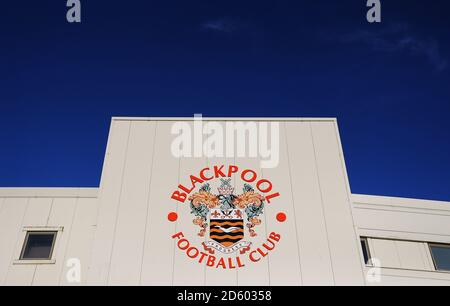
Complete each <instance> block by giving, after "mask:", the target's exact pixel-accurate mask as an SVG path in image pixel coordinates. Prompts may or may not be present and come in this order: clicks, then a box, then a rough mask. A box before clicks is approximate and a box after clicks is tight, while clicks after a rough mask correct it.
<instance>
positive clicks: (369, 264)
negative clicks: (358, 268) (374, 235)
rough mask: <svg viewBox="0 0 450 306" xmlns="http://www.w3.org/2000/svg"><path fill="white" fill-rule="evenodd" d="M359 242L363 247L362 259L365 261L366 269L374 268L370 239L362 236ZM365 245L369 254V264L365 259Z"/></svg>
mask: <svg viewBox="0 0 450 306" xmlns="http://www.w3.org/2000/svg"><path fill="white" fill-rule="evenodd" d="M359 241H360V246H361V252H362V255H363V257H362V259H363V262H364V265H365V266H366V267H371V266H372V253H371V251H370V244H369V238H368V237H362V236H361V237H359ZM363 244H364V247H365V249H366V252H367V262H366V259H365V258H364V248H363Z"/></svg>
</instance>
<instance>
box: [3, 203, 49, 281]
mask: <svg viewBox="0 0 450 306" xmlns="http://www.w3.org/2000/svg"><path fill="white" fill-rule="evenodd" d="M52 203H53V199H51V198H32V199H29V201H28V205H27V209H26V212H25V216H24V218H23V221H22V224H21V227H20V228H18V229H17V231H18V234H19V237H18V239H17V241H16V245H15V250H14V255H13V256H14V257H13V260H17V259H19V257H20V252H21V250H22V247H23V243H24V239H25V232H24V231H23V227H26V226H46V225H47V223H48V220H49V217H50V211H51V207H52ZM36 269H37V265H33V264H13V265H10V267H9V270H8V275H7V277H6V284H7V285H19V286H24V285H31V284H32V283H33V279H34V275H35V272H36Z"/></svg>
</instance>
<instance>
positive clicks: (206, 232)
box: [169, 165, 281, 268]
mask: <svg viewBox="0 0 450 306" xmlns="http://www.w3.org/2000/svg"><path fill="white" fill-rule="evenodd" d="M224 168H225V166H223V165H222V166H214V168H212V169H211V168H204V169H202V170H201V171H200V173H199V175H198V176H194V175H191V176H190V181H191V184H192V187H191V188H187V187H185V186H183V185H179V186H178V189H177V190H176V191H174V192H173V193H172V199H174V200H176V201H178V202H180V203H183V204H188V205H189V209H190V213H191V214H192V215H193V220H192V223H193V226H196V227H197V236H199V237H202V238H204V239H202V240H203V241H202V242H201V249H198V248H197V247H195V246H192V245H191V244H190V242H189V241H188V240H187V238H185V237H184V233H183V232H178V233H176V234H175V235H173V236H172V238H173V239H177V245H178V248H179V249H180V250H182V251H185V252H186V254H187V256H188V257H190V258H192V259H194V258H198V260H199V262H200V263H201V262H203V260H205V261H206V264H207V265H208V266H216V267H219V266H221V267H223V268H235V267H243V266H244V265H245V264H244V263H243V262H242V260H241V257H240V256H242V255H245V256H248V258H249V260H250V261H252V262H258V261H259V260H260V259H261V258H262V257H265V256H267V254H268V253H266V252H269V251H271V250H272V249H273V248H274V247H275V243H277V242H278V241H279V239H280V237H281V236H280V235H279V234H277V233H275V232H270V233H266V232H265V231H263V234H267V235H268V237H267V240H266V243H263V244H262V246H261V247H258V246H257V247H255V248H254V247H253V244H254V241H255V240H254V238H255V237H256V236H258V227H259V226H260V225H261V224H262V217H263V216H264V209H265V206H266V204H267V203H271V201H272V200H273V199H275V198H277V197H279V196H280V194H279V193H278V192H274V191H273V186H272V183H271V182H270V181H269V180H267V179H259V180H258V179H257V174H256V172H255V171H253V170H250V169H244V170H242V171H241V173H240V179H241V180H242V181H243V187H242V189H241V190H239V191H236V190H235V188H234V186H233V185H232V184H231V182H232V176H233V175H237V172H238V171H239V168H238V167H237V166H229V167H228V171H226V172H225V170H223V169H224ZM208 171H209V172H211V175H207V172H208ZM212 174H213V175H212ZM212 180H217V181H215V182H214V184H213V185H215V186H218V187H216V188H215V190H213V189H212V188H211V185H212V184H211V182H209V181H212ZM174 214H175V217H173V216H174ZM169 221H176V213H172V216H169ZM263 228H264V229H265V227H263ZM193 229H194V227H193ZM258 241H261V240H259V239H258ZM226 255H229V256H232V257H226ZM217 256H225V257H219V258H218V257H217ZM233 256H234V257H233ZM205 258H207V259H205Z"/></svg>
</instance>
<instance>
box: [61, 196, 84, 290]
mask: <svg viewBox="0 0 450 306" xmlns="http://www.w3.org/2000/svg"><path fill="white" fill-rule="evenodd" d="M79 201H80V198H77V199H76V201H75V209H74V211H73V215H72V220H71V221H70V230H69V233H68V236H67V245H66V247H65V250H64V255H63V256H62V259H63V262H62V265H61V269H60V271H59V280H58V284H59V285H61V280H62V276H63V272H64V263H65V262H66V256H67V250H68V249H69V245H70V242H71V240H72V233H73V225H74V223H75V217H76V215H77V212H78V204H79Z"/></svg>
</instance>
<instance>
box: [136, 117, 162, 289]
mask: <svg viewBox="0 0 450 306" xmlns="http://www.w3.org/2000/svg"><path fill="white" fill-rule="evenodd" d="M157 129H158V122H155V132H154V134H153V144H152V146H153V147H152V159H151V162H150V180H149V184H148V192H147V201H146V203H147V210H146V215H145V225H144V241H143V245H142V258H141V268H140V270H139V284H142V268H143V266H144V258H145V244H146V240H147V228H148V223H149V217H148V214H149V213H150V212H151V210H150V205H151V203H150V198H151V194H152V187H151V186H152V182H153V165H154V161H155V147H156V131H157ZM149 237H151V235H149ZM149 239H150V238H149Z"/></svg>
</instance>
